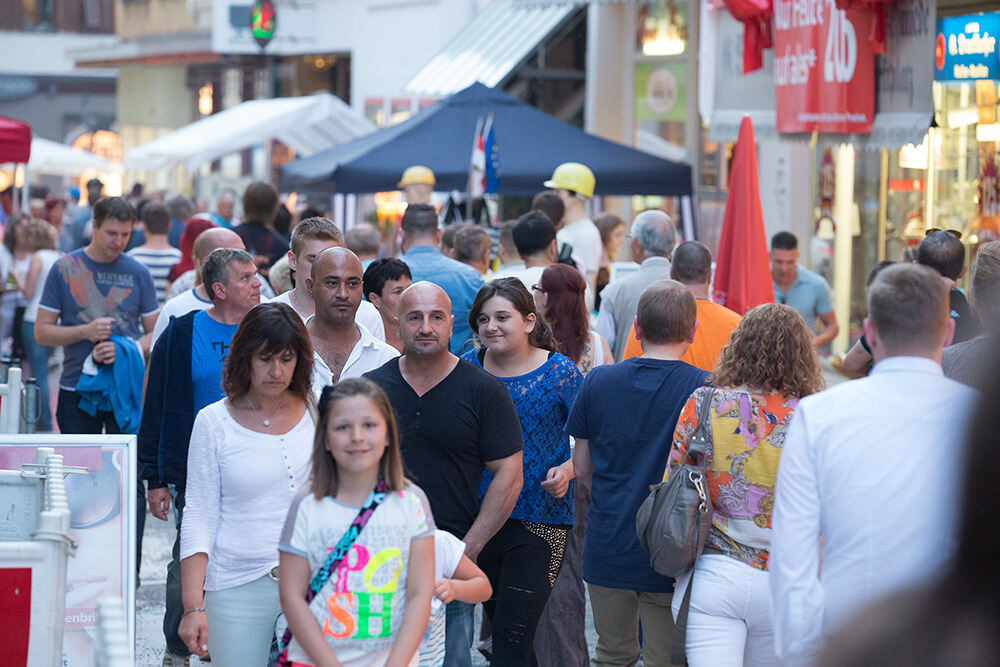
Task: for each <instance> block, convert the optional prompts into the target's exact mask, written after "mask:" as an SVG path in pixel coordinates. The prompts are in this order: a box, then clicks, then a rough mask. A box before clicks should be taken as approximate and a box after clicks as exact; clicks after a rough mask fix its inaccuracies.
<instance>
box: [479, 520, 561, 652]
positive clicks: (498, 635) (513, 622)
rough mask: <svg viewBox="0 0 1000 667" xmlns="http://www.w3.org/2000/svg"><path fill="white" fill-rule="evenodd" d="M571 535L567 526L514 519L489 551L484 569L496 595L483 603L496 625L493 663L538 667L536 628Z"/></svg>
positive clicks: (485, 549)
mask: <svg viewBox="0 0 1000 667" xmlns="http://www.w3.org/2000/svg"><path fill="white" fill-rule="evenodd" d="M568 531H569V528H568V527H567V526H557V525H552V524H546V523H533V522H531V521H522V520H520V519H509V520H508V521H507V523H505V524H504V525H503V526H502V527H501V528H500V530H499V531H498V532H497V534H496V535H494V536H493V539H491V540H490V541H489V542H487V543H486V546H485V547H483V551H482V553H480V554H479V560H478V563H479V567H481V568H482V570H483V572H485V573H486V576H487V577H489V579H490V584H491V585H492V586H493V597H491V598H490V599H489V600H488V601H487V602H485V603H483V609H484V610H485V611H486V615H487V617H488V618H489V620H490V623H491V624H492V626H493V656H492V660H491V663H490V664H492V665H497V666H498V667H507V666H508V665H518V666H520V665H524V666H531V665H536V664H538V663H537V661H536V659H535V653H534V650H533V648H532V642H533V641H534V638H535V628H536V627H537V625H538V619H539V618H540V617H541V615H542V610H543V609H544V608H545V602H546V601H547V600H548V599H549V593H551V592H552V586H553V585H554V584H555V581H556V577H557V576H558V575H559V568H560V567H562V561H563V555H564V554H565V551H566V535H567V533H568Z"/></svg>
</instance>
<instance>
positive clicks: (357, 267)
mask: <svg viewBox="0 0 1000 667" xmlns="http://www.w3.org/2000/svg"><path fill="white" fill-rule="evenodd" d="M330 271H334V272H336V273H338V274H339V273H345V272H346V273H350V274H351V275H354V274H357V275H358V276H361V275H362V274H363V273H364V270H363V269H362V268H361V260H360V259H358V256H357V255H355V254H354V253H353V252H351V251H350V250H348V249H347V248H345V247H343V246H333V247H330V248H325V249H324V250H321V251H320V252H319V253H318V254H317V255H316V259H314V260H313V264H312V270H311V271H310V277H311V278H312V279H313V282H315V281H317V280H320V279H321V277H322V276H323V275H324V274H326V273H328V272H330Z"/></svg>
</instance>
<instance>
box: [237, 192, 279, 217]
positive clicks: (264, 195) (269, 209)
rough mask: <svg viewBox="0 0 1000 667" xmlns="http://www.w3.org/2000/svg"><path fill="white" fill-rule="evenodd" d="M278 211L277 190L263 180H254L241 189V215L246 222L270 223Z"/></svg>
mask: <svg viewBox="0 0 1000 667" xmlns="http://www.w3.org/2000/svg"><path fill="white" fill-rule="evenodd" d="M277 212H278V191H277V190H275V189H274V186H273V185H271V184H270V183H267V182H265V181H254V182H253V183H251V184H250V185H248V186H247V189H246V190H244V191H243V215H244V216H245V217H246V220H247V222H257V223H260V224H262V225H270V224H271V223H272V222H273V221H274V216H275V214H277Z"/></svg>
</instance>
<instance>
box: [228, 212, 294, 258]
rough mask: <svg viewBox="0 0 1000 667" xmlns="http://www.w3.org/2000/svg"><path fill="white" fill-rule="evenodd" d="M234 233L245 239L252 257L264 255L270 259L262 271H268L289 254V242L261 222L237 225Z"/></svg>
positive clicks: (244, 242) (244, 241) (244, 243)
mask: <svg viewBox="0 0 1000 667" xmlns="http://www.w3.org/2000/svg"><path fill="white" fill-rule="evenodd" d="M233 231H234V232H236V233H237V234H239V236H240V238H241V239H243V245H245V246H246V247H247V252H248V253H250V254H251V255H262V256H264V257H267V258H268V261H267V264H266V265H264V266H262V267H261V268H262V269H267V268H268V267H270V266H271V265H272V264H274V263H275V262H277V261H278V260H279V259H281V257H282V255H284V254H285V253H287V252H288V241H287V240H285V237H283V236H282V235H281V234H279V233H278V232H276V231H274V230H273V229H271V228H270V227H265V226H264V225H262V224H260V223H259V222H244V223H243V224H242V225H237V226H236V227H234V228H233Z"/></svg>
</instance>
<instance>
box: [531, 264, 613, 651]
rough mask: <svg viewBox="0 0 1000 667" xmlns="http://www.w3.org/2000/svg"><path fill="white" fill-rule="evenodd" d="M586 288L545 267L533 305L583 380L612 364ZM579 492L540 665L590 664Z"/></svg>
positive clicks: (583, 509)
mask: <svg viewBox="0 0 1000 667" xmlns="http://www.w3.org/2000/svg"><path fill="white" fill-rule="evenodd" d="M586 289H587V283H586V281H585V280H584V278H583V276H582V275H581V274H580V272H579V271H577V270H576V269H574V268H573V267H571V266H568V265H566V264H553V265H551V266H548V267H546V268H545V271H543V272H542V276H541V278H539V279H538V284H537V285H533V286H532V291H534V293H535V305H536V307H537V308H538V310H539V312H541V313H542V317H543V318H544V319H545V321H546V322H547V323H548V324H549V326H550V327H551V328H552V335H553V337H554V338H555V339H556V342H557V343H558V344H559V351H560V352H562V354H564V355H566V356H567V357H569V358H570V359H572V360H573V363H575V364H576V366H577V368H579V369H580V372H581V373H583V374H584V375H587V373H589V372H590V371H591V370H593V369H594V368H595V367H597V366H602V365H604V364H611V363H614V358H613V357H612V356H611V348H610V347H609V346H608V342H607V341H606V340H604V338H603V337H602V336H601V335H600V334H598V333H596V332H594V331H591V330H590V318H589V316H588V315H587V306H586V304H585V302H584V292H585V291H586ZM575 491H576V493H575V497H574V499H573V529H572V530H570V531H569V535H568V537H567V539H566V553H565V556H564V557H563V565H562V569H560V570H559V576H558V577H556V583H555V586H554V587H553V588H552V593H551V594H550V595H549V600H548V603H546V605H545V611H544V612H543V613H542V617H541V618H540V619H539V621H538V629H537V631H536V632H535V655H536V656H537V658H538V664H540V665H566V666H567V667H586V665H588V664H589V662H590V657H589V655H588V649H587V641H586V633H585V632H584V621H585V617H586V613H587V603H586V598H585V595H584V590H583V568H582V563H581V560H582V558H581V557H582V553H583V536H584V533H585V532H586V528H587V508H588V507H589V506H590V489H589V488H587V487H586V486H584V485H583V484H581V483H580V480H579V479H577V480H576V490H575Z"/></svg>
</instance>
